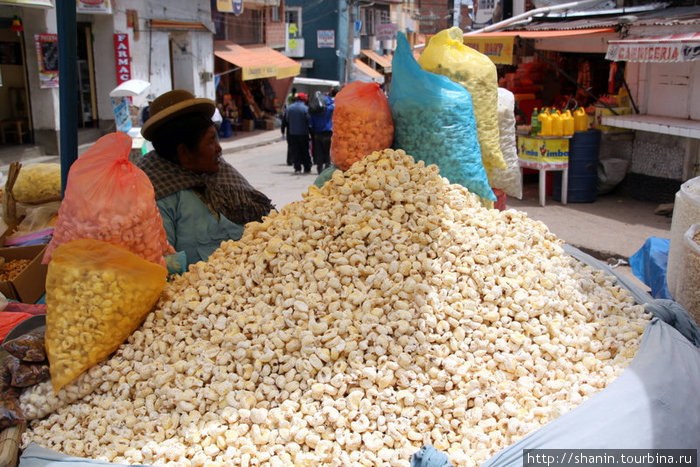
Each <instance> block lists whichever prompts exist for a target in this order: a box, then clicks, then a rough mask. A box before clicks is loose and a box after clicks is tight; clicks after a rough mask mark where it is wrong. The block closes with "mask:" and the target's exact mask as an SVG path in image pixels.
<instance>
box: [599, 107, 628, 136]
mask: <svg viewBox="0 0 700 467" xmlns="http://www.w3.org/2000/svg"><path fill="white" fill-rule="evenodd" d="M612 108H613V109H615V112H617V115H629V114H631V113H632V107H612ZM613 115H615V114H614V113H612V111H611V110H610V109H609V108H607V107H599V106H595V117H594V120H593V128H597V129H599V130H600V131H602V132H603V133H610V132H613V131H628V130H627V129H625V128H618V127H615V126H607V125H603V117H611V116H613Z"/></svg>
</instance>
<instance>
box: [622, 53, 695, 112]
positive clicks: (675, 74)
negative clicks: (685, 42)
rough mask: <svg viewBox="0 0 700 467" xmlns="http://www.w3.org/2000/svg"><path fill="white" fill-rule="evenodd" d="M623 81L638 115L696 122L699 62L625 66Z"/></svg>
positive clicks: (629, 63) (628, 64) (630, 63)
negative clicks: (624, 79) (629, 91)
mask: <svg viewBox="0 0 700 467" xmlns="http://www.w3.org/2000/svg"><path fill="white" fill-rule="evenodd" d="M626 79H627V82H628V83H629V86H630V89H631V91H632V97H633V98H634V100H635V103H636V104H637V106H638V107H639V111H640V113H642V114H649V115H659V116H664V117H676V118H690V119H693V120H700V61H697V60H696V61H694V62H688V63H634V62H628V63H627V68H626Z"/></svg>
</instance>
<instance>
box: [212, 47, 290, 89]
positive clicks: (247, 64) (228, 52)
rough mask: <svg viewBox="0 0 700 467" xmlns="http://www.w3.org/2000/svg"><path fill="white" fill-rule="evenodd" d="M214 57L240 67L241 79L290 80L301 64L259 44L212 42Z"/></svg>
mask: <svg viewBox="0 0 700 467" xmlns="http://www.w3.org/2000/svg"><path fill="white" fill-rule="evenodd" d="M214 55H215V56H217V57H219V58H220V59H222V60H225V61H227V62H229V63H232V64H234V65H236V66H239V67H241V79H242V80H243V81H247V80H250V79H257V78H277V79H283V78H290V77H292V76H296V75H298V74H299V71H300V70H301V64H299V63H298V62H296V61H294V60H292V59H291V58H289V57H287V56H286V55H283V54H281V53H279V52H278V51H276V50H275V49H271V48H269V47H266V46H264V45H261V44H254V45H238V44H234V43H233V42H230V41H214Z"/></svg>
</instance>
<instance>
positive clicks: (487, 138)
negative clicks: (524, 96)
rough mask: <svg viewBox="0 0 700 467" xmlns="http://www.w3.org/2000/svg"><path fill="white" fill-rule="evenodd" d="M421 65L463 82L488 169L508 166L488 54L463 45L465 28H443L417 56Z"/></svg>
mask: <svg viewBox="0 0 700 467" xmlns="http://www.w3.org/2000/svg"><path fill="white" fill-rule="evenodd" d="M418 63H419V64H420V66H421V68H423V69H424V70H426V71H430V72H432V73H437V74H440V75H445V76H447V77H448V78H450V79H451V80H452V81H455V82H457V83H459V84H461V85H462V86H464V87H465V88H466V89H467V90H468V91H469V93H470V94H471V97H472V103H473V104H474V116H475V117H476V129H477V133H478V137H479V146H480V147H481V161H482V162H483V164H484V168H485V169H486V171H487V172H489V171H490V170H491V169H492V168H497V169H506V168H507V165H506V163H505V160H504V159H503V153H502V152H501V147H500V138H499V131H498V74H497V72H496V65H494V64H493V62H492V61H491V59H490V58H488V57H487V56H486V55H484V54H482V53H480V52H478V51H476V50H474V49H472V48H471V47H469V46H466V45H464V42H463V35H462V30H461V29H459V28H458V27H452V28H449V29H443V30H442V31H440V32H439V33H437V34H436V35H435V36H433V37H432V38H431V39H430V42H429V43H428V46H427V47H426V48H425V51H424V52H423V53H422V54H421V56H420V58H419V59H418Z"/></svg>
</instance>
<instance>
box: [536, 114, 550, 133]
mask: <svg viewBox="0 0 700 467" xmlns="http://www.w3.org/2000/svg"><path fill="white" fill-rule="evenodd" d="M550 115H551V114H549V113H547V112H541V113H540V115H539V116H538V117H537V119H538V120H539V121H540V132H539V133H538V136H552V117H551V116H550Z"/></svg>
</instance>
